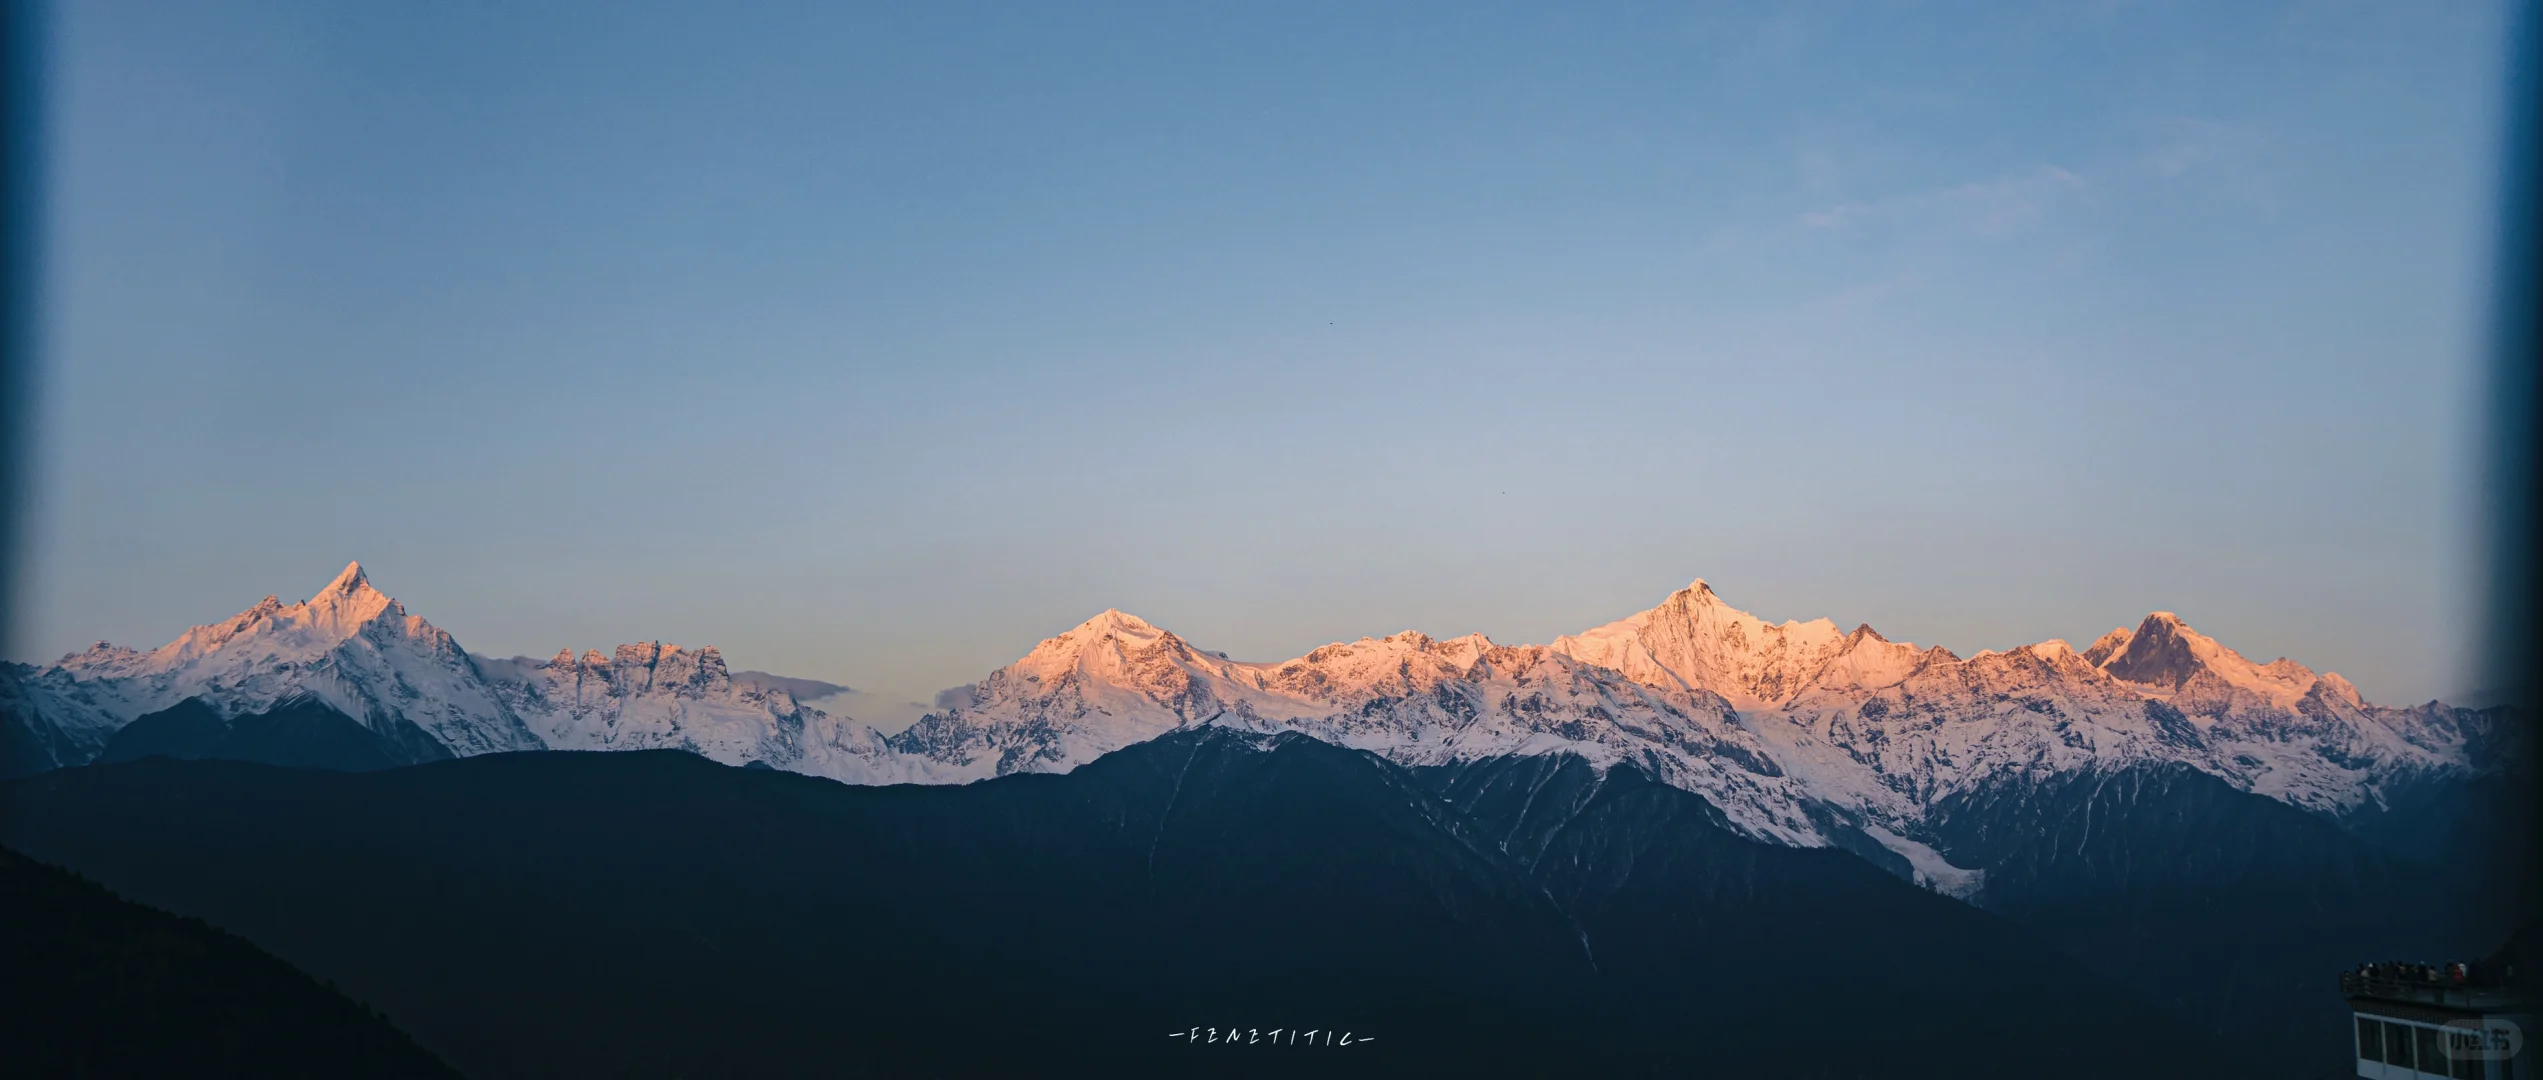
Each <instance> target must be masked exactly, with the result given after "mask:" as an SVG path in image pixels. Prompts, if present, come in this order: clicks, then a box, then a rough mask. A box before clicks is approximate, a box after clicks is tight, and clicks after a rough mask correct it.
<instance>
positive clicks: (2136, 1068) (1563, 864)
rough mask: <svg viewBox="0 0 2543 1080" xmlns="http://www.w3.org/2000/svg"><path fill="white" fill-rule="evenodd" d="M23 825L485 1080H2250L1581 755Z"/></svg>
mask: <svg viewBox="0 0 2543 1080" xmlns="http://www.w3.org/2000/svg"><path fill="white" fill-rule="evenodd" d="M1496 769H1497V770H1498V771H1495V770H1496ZM1529 769H1538V770H1545V771H1544V772H1542V773H1530V772H1528V771H1526V770H1529ZM0 798H5V799H6V800H7V803H6V805H7V807H8V808H9V810H10V811H11V813H10V814H9V815H8V816H7V817H6V819H5V822H6V830H7V833H6V836H5V837H0V839H5V840H6V841H7V842H9V843H13V844H18V845H21V846H22V847H23V848H24V849H25V850H28V851H30V852H33V853H35V854H37V855H39V856H41V857H43V858H46V859H48V860H53V861H58V862H61V863H63V864H65V865H70V866H74V867H77V868H79V869H81V870H82V871H83V872H85V873H89V874H93V875H95V876H96V877H98V878H100V879H101V880H104V881H106V882H109V883H110V884H113V885H114V886H115V887H117V888H119V889H123V890H125V891H127V892H128V893H129V894H131V895H134V896H136V897H140V898H143V899H146V900H148V901H150V902H154V903H160V904H164V905H166V906H169V907H170V908H172V909H174V910H179V911H184V912H187V913H190V914H196V915H200V916H202V917H204V918H206V919H208V920H210V921H213V922H215V923H218V924H220V925H222V926H225V927H229V928H232V929H234V930H236V931H238V932H239V933H241V934H243V935H245V936H247V937H249V938H251V939H253V940H255V941H257V942H259V943H260V944H263V945H265V946H267V947H269V948H271V949H273V950H274V951H275V952H276V953H278V954H279V955H281V956H284V957H286V958H288V959H290V960H292V961H293V962H294V963H297V964H299V965H301V966H302V967H303V968H304V969H305V970H308V971H310V972H312V973H313V974H316V975H318V976H320V977H322V978H326V979H331V980H333V981H335V982H336V983H338V984H340V985H342V986H344V987H346V988H347V989H348V990H349V991H351V992H353V993H355V994H358V995H360V996H362V997H363V998H364V999H365V1000H368V1001H372V1002H375V1003H377V1004H379V1005H380V1006H381V1007H383V1008H384V1009H386V1010H387V1011H388V1012H389V1013H390V1014H391V1015H394V1016H396V1017H398V1019H399V1022H400V1023H401V1024H402V1025H405V1026H406V1027H407V1028H408V1029H409V1030H411V1031H412V1032H413V1033H414V1034H415V1035H416V1037H417V1038H418V1039H419V1040H420V1041H421V1042H422V1043H423V1044H424V1045H426V1046H428V1047H430V1048H432V1049H433V1050H434V1051H436V1052H437V1053H439V1054H441V1055H442V1056H443V1057H444V1058H445V1059H446V1060H448V1061H450V1062H452V1063H454V1064H455V1065H457V1066H459V1067H460V1068H462V1069H464V1070H466V1071H467V1072H469V1073H470V1074H472V1075H479V1076H485V1077H496V1076H550V1075H584V1074H610V1075H649V1076H674V1075H737V1076H739V1075H754V1076H755V1075H840V1074H842V1073H843V1072H846V1073H855V1072H861V1071H872V1072H875V1073H878V1074H894V1073H930V1074H948V1073H953V1072H970V1071H976V1070H977V1069H980V1068H1043V1069H1081V1068H1087V1067H1103V1068H1112V1069H1118V1070H1123V1071H1127V1072H1132V1073H1138V1074H1153V1073H1159V1072H1181V1071H1187V1070H1188V1071H1198V1072H1206V1073H1210V1074H1223V1073H1225V1072H1228V1071H1230V1070H1244V1069H1249V1068H1253V1067H1261V1068H1264V1069H1268V1070H1273V1071H1280V1072H1292V1071H1296V1070H1298V1069H1300V1068H1302V1067H1306V1068H1312V1069H1314V1070H1315V1071H1319V1072H1344V1073H1366V1074H1371V1075H1375V1074H1383V1073H1400V1072H1403V1071H1405V1070H1413V1071H1424V1072H1429V1071H1440V1070H1451V1069H1453V1070H1463V1071H1466V1072H1469V1073H1474V1074H1483V1075H1544V1074H1552V1073H1562V1074H1577V1073H1580V1072H1582V1071H1584V1070H1601V1069H1604V1070H1616V1071H1623V1072H1627V1073H1650V1072H1655V1071H1666V1072H1672V1073H1678V1074H1685V1073H1687V1072H1689V1071H1690V1070H1694V1071H1700V1072H1708V1073H1725V1074H1728V1073H1754V1074H1760V1075H1765V1074H1771V1075H1780V1076H1828V1077H1837V1076H1860V1075H1871V1074H1883V1073H1894V1072H1895V1071H1896V1070H1898V1069H1900V1068H1902V1067H1904V1068H1909V1069H1911V1070H1912V1069H1914V1068H1916V1067H1918V1066H1917V1063H1920V1062H1922V1063H1932V1064H1935V1065H1937V1066H1938V1067H1944V1068H1948V1069H1950V1070H1953V1071H1965V1072H1975V1073H1979V1074H1993V1073H2003V1074H2022V1075H2058V1076H2114V1077H2116V1076H2137V1075H2147V1074H2149V1073H2151V1072H2158V1071H2159V1072H2162V1073H2163V1074H2165V1075H2237V1074H2246V1073H2248V1072H2249V1071H2250V1069H2251V1064H2252V1062H2251V1060H2250V1059H2249V1058H2247V1057H2242V1056H2238V1054H2239V1053H2240V1051H2239V1050H2238V1049H2237V1048H2236V1047H2234V1046H2232V1045H2229V1044H2225V1043H2223V1042H2220V1041H2218V1040H2215V1039H2212V1038H2209V1037H2207V1036H2205V1035H2202V1034H2201V1033H2199V1032H2197V1031H2195V1030H2193V1029H2192V1028H2191V1027H2189V1026H2187V1025H2182V1024H2177V1023H2174V1022H2172V1021H2170V1020H2169V1019H2167V1018H2166V1017H2164V1016H2163V1015H2162V1014H2160V1013H2158V1012H2157V1011H2155V1010H2153V1009H2151V1008H2149V1007H2147V1006H2146V1005H2145V1004H2144V1002H2143V1001H2142V999H2141V998H2139V997H2137V996H2134V995H2132V994H2130V993H2128V992H2126V991H2124V990H2122V989H2120V988H2119V987H2117V986H2115V985H2114V984H2112V983H2110V982H2108V981H2107V980H2105V979H2103V978H2101V977H2100V976H2097V975H2095V974H2094V973H2092V972H2091V971H2089V970H2087V969H2086V968H2085V967H2083V966H2082V965H2080V964H2077V963H2075V962H2073V961H2071V960H2069V959H2067V958H2066V957H2064V956H2062V955H2060V954H2059V953H2057V952H2056V951H2054V950H2053V949H2051V948H2049V947H2048V946H2047V945H2046V944H2045V943H2044V942H2042V941H2040V940H2038V939H2037V938H2036V937H2034V936H2033V935H2031V934H2030V933H2029V932H2027V931H2025V930H2023V929H2021V928H2019V927H2017V926H2014V925H2012V924H2010V923H2008V922H2005V921H2004V920H2002V919H2000V918H1998V917H1996V916H1993V915H1990V914H1988V913H1986V912H1983V911H1978V910H1975V909H1972V908H1969V907H1967V906H1965V905H1962V904H1959V903H1957V902H1954V901H1951V900H1949V899H1946V898H1943V897H1940V896H1936V895H1934V894H1931V893H1927V892H1924V891H1922V890H1919V889H1917V888H1915V887H1913V886H1911V885H1908V884H1906V883H1904V882H1901V881H1899V880H1897V879H1896V878H1895V877H1893V876H1891V875H1890V874H1888V873H1885V872H1883V871H1881V870H1878V869H1876V868H1874V867H1872V866H1871V865H1869V864H1867V863H1865V862H1863V861H1861V860H1859V859H1856V858H1854V857H1853V856H1851V855H1848V854H1845V853H1843V852H1837V851H1810V850H1795V849H1788V848H1777V847H1771V846H1768V845H1764V844H1758V843H1754V842H1751V841H1748V840H1745V839H1743V838H1740V837H1738V836H1737V835H1735V834H1733V833H1731V832H1730V831H1729V830H1727V829H1725V828H1723V827H1722V826H1721V824H1720V823H1719V821H1718V820H1717V819H1716V817H1715V815H1713V814H1712V811H1711V808H1710V807H1709V806H1707V805H1706V804H1705V803H1704V802H1703V801H1702V800H1701V799H1699V798H1696V797H1695V796H1692V795H1690V794H1687V793H1685V792H1682V791H1679V790H1676V789H1673V788H1668V787H1665V786H1662V785H1659V784H1657V783H1653V782H1651V781H1649V780H1647V779H1645V778H1643V777H1641V776H1640V775H1639V774H1637V773H1634V772H1632V771H1631V770H1615V771H1611V772H1609V773H1607V774H1606V775H1605V776H1604V777H1603V778H1601V777H1599V776H1598V775H1597V774H1595V773H1593V772H1592V771H1591V770H1588V769H1586V768H1583V767H1581V766H1579V764H1578V763H1577V762H1576V761H1573V760H1572V759H1565V758H1542V759H1513V760H1512V762H1510V763H1507V764H1502V765H1498V766H1491V765H1479V766H1475V767H1473V768H1470V769H1468V770H1464V771H1461V772H1455V773H1422V774H1416V773H1414V772H1412V771H1408V770H1405V769H1402V768H1400V767H1397V766H1394V765H1391V764H1388V763H1386V762H1384V761H1382V760H1380V759H1378V758H1376V757H1374V756H1372V755H1368V754H1364V753H1360V752H1356V751H1351V750H1345V749H1341V748H1337V747H1333V746H1330V745H1327V744H1323V743H1319V742H1316V741H1314V740H1311V739H1307V738H1304V737H1300V736H1276V737H1265V736H1253V735H1244V734H1240V733H1234V732H1226V731H1218V730H1211V729H1203V730H1197V731H1189V732H1182V733H1177V734H1175V735H1170V736H1167V737H1165V738H1162V739H1159V740H1156V741H1154V742H1151V743H1147V744H1142V745H1139V746H1135V747H1132V748H1130V749H1128V750H1124V751H1122V752H1119V753H1116V754H1113V755H1110V756H1108V757H1105V758H1103V759H1100V760H1098V761H1096V762H1093V763H1091V764H1088V765H1086V766H1083V767H1081V768H1079V769H1077V770H1075V771H1073V772H1071V773H1068V774H1066V775H1057V776H1051V775H1034V776H1016V777H1008V778H1003V779H999V780H994V781H987V782H983V783H979V784H973V785H969V786H965V787H959V788H946V787H882V788H875V787H851V786H846V785H841V784H836V783H832V782H829V781H825V780H819V779H814V778H809V777H803V776H797V775H792V774H787V773H780V772H770V771H765V770H745V769H736V768H727V767H723V766H718V765H715V764H713V763H710V762H707V761H705V760H702V759H700V758H697V757H694V756H691V755H686V754H680V753H672V752H648V753H614V754H575V753H533V754H514V755H495V756H488V757H478V758H470V759H464V760H458V761H450V762H440V763H433V764H428V765H421V766H414V767H407V768H399V769H392V770H386V771H377V772H366V773H343V772H324V771H316V770H291V769H279V768H273V767H269V766H263V765H253V764H246V763H238V762H223V761H175V760H169V759H165V758H156V759H151V760H144V761H137V762H129V763H124V764H114V765H100V766H88V767H83V768H78V769H69V770H61V771H56V772H52V773H47V774H44V775H42V776H38V777H33V778H30V779H26V780H21V781H16V782H13V783H11V784H9V785H7V786H6V787H5V788H0ZM1973 958H1976V959H1973ZM1213 1027H1215V1028H1218V1029H1220V1035H1221V1038H1222V1041H1221V1042H1219V1043H1216V1044H1211V1043H1209V1042H1208V1041H1207V1036H1206V1035H1205V1036H1204V1042H1203V1045H1200V1046H1197V1047H1195V1046H1192V1045H1189V1042H1188V1040H1185V1039H1182V1038H1176V1037H1172V1036H1171V1033H1174V1032H1183V1031H1188V1030H1191V1029H1194V1028H1199V1029H1203V1030H1204V1031H1205V1032H1206V1030H1207V1029H1209V1028H1213ZM1228 1029H1237V1030H1241V1031H1243V1032H1244V1033H1245V1035H1246V1038H1245V1040H1244V1041H1243V1042H1241V1043H1238V1044H1235V1045H1229V1044H1227V1043H1226V1042H1224V1041H1223V1040H1224V1037H1225V1032H1226V1031H1227V1030H1228ZM1284 1029H1286V1030H1287V1031H1290V1032H1296V1031H1301V1030H1306V1029H1313V1030H1317V1031H1320V1032H1333V1031H1348V1032H1351V1033H1352V1034H1353V1037H1354V1038H1355V1040H1356V1042H1355V1045H1352V1046H1350V1047H1342V1046H1330V1047H1328V1046H1319V1047H1316V1048H1313V1049H1309V1048H1307V1047H1305V1046H1289V1045H1282V1046H1279V1047H1277V1048H1275V1047H1274V1046H1272V1045H1271V1041H1272V1039H1273V1038H1275V1037H1274V1036H1272V1035H1271V1033H1272V1032H1274V1031H1281V1030H1284ZM1319 1037H1320V1038H1331V1037H1332V1036H1331V1035H1322V1036H1319ZM1372 1040H1373V1041H1372Z"/></svg>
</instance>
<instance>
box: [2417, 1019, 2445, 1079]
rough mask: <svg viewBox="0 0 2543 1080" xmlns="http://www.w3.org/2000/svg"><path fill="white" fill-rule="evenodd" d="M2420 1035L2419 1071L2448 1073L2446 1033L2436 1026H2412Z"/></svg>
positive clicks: (2439, 1073)
mask: <svg viewBox="0 0 2543 1080" xmlns="http://www.w3.org/2000/svg"><path fill="white" fill-rule="evenodd" d="M2411 1030H2412V1031H2414V1032H2416V1033H2418V1035H2419V1071H2421V1072H2424V1073H2434V1074H2436V1075H2438V1076H2444V1075H2446V1045H2445V1040H2446V1035H2445V1033H2444V1032H2441V1031H2438V1030H2437V1029H2436V1028H2412V1029H2411Z"/></svg>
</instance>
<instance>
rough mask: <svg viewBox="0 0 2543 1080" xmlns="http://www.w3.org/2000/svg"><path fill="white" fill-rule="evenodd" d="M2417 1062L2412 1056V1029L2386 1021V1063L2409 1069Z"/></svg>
mask: <svg viewBox="0 0 2543 1080" xmlns="http://www.w3.org/2000/svg"><path fill="white" fill-rule="evenodd" d="M2415 1060H2417V1059H2415V1058H2413V1057H2412V1056H2411V1029H2409V1028H2406V1027H2403V1026H2402V1025H2400V1024H2396V1023H2393V1022H2391V1021H2389V1020H2388V1021H2386V1022H2385V1024H2384V1061H2385V1063H2387V1064H2391V1065H2399V1066H2401V1067H2403V1068H2406V1069H2407V1068H2410V1067H2411V1064H2412V1062H2414V1061H2415Z"/></svg>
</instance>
